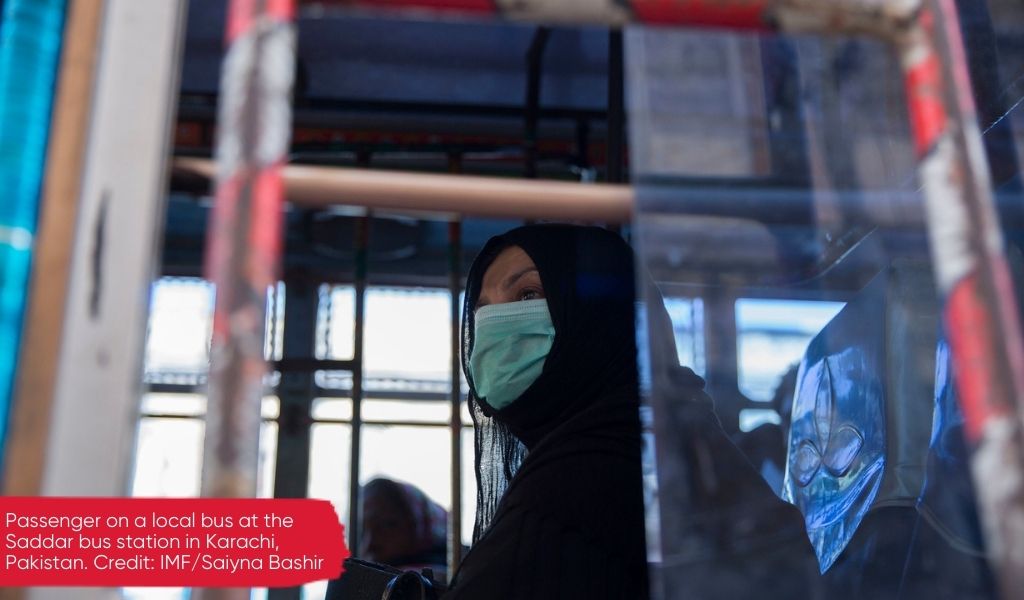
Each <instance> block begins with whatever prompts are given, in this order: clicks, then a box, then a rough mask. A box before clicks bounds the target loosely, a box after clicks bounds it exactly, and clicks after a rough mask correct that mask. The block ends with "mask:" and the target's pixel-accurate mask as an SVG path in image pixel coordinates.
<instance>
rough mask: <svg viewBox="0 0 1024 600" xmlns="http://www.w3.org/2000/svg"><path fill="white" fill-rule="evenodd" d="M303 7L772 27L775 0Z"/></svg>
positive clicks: (314, 0)
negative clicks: (770, 13) (769, 11)
mask: <svg viewBox="0 0 1024 600" xmlns="http://www.w3.org/2000/svg"><path fill="white" fill-rule="evenodd" d="M300 4H302V5H304V6H317V7H345V8H355V9H359V10H384V11H392V12H393V11H407V12H416V13H423V12H428V13H430V12H433V13H437V14H439V15H442V16H471V17H474V16H475V17H480V16H490V17H496V18H502V19H510V20H516V21H535V22H540V23H575V24H582V23H591V24H599V25H612V26H614V25H623V24H626V23H629V22H640V23H650V24H660V25H692V26H698V27H728V28H732V29H768V28H769V26H770V21H769V20H768V19H767V18H766V15H767V9H768V7H769V5H770V4H771V1H770V0H633V1H632V2H623V1H621V0H586V1H583V2H581V1H575V0H574V1H565V0H304V1H302V0H300Z"/></svg>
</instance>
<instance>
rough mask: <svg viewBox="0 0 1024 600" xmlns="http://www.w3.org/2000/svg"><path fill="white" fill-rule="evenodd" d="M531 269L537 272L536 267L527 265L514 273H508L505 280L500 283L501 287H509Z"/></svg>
mask: <svg viewBox="0 0 1024 600" xmlns="http://www.w3.org/2000/svg"><path fill="white" fill-rule="evenodd" d="M531 271H533V272H537V267H527V268H525V269H523V270H522V271H518V272H516V273H513V274H511V275H509V276H508V277H506V278H505V282H504V283H502V284H501V287H502V289H505V290H507V289H510V288H511V287H512V286H513V285H515V284H516V282H517V281H519V280H520V279H521V278H522V277H523V275H526V274H527V273H529V272H531Z"/></svg>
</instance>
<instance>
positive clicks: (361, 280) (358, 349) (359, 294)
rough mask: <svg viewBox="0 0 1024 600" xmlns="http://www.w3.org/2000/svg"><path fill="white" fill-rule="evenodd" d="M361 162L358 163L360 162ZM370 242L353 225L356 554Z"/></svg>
mask: <svg viewBox="0 0 1024 600" xmlns="http://www.w3.org/2000/svg"><path fill="white" fill-rule="evenodd" d="M361 162H362V161H361ZM369 241H370V216H369V215H367V216H365V217H359V220H358V221H357V222H356V239H355V251H356V265H355V267H356V273H355V292H356V306H355V311H356V314H355V343H354V344H353V351H352V363H353V365H352V452H351V464H350V466H349V473H350V474H351V475H350V478H349V496H348V547H349V548H350V549H351V550H352V552H359V527H360V521H359V519H360V508H361V507H360V506H359V461H360V458H359V457H360V449H361V439H362V426H363V416H362V415H363V412H362V409H363V329H364V321H365V320H366V271H367V258H368V254H369V252H368V250H367V248H368V246H369Z"/></svg>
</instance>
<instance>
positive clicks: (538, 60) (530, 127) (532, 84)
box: [523, 27, 551, 179]
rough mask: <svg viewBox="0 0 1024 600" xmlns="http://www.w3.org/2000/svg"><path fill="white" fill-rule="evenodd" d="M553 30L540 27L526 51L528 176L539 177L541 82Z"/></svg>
mask: <svg viewBox="0 0 1024 600" xmlns="http://www.w3.org/2000/svg"><path fill="white" fill-rule="evenodd" d="M550 35H551V30H550V29H548V28H547V27H538V28H537V31H536V32H534V34H533V40H532V41H531V42H530V49H529V50H527V52H526V71H527V74H526V78H527V79H526V129H525V132H524V135H523V151H524V158H525V159H526V165H525V168H526V171H525V172H526V178H527V179H536V178H537V158H538V156H537V154H538V152H537V122H538V118H537V115H538V112H539V111H540V84H541V76H542V75H543V71H544V69H543V66H544V65H543V61H544V48H546V47H547V45H548V37H550Z"/></svg>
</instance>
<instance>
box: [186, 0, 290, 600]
mask: <svg viewBox="0 0 1024 600" xmlns="http://www.w3.org/2000/svg"><path fill="white" fill-rule="evenodd" d="M293 18H294V6H293V2H292V0H258V1H255V2H253V1H251V0H249V1H247V0H233V1H232V2H231V5H230V10H229V13H228V24H227V34H226V37H227V42H228V51H227V55H226V56H225V58H224V71H223V76H222V80H221V104H220V114H219V115H218V126H219V132H218V140H217V169H218V173H217V197H216V205H215V207H214V211H213V215H212V218H211V223H210V227H209V230H208V231H209V238H208V244H207V248H208V254H207V257H206V269H207V276H208V277H209V279H210V280H212V281H213V282H214V283H215V284H216V286H217V299H216V304H215V307H214V321H213V342H212V346H211V352H210V358H211V360H210V380H209V381H210V383H209V393H208V398H209V400H208V405H207V416H206V423H207V424H206V452H205V458H204V463H203V495H204V496H215V497H251V496H253V495H255V492H256V469H257V462H258V449H259V430H260V401H261V399H262V396H263V376H264V373H265V372H266V364H265V361H264V357H263V337H264V334H265V331H264V328H265V318H266V294H267V289H268V288H269V287H270V286H271V285H273V284H274V282H275V281H276V280H277V270H278V263H279V261H280V254H281V213H282V198H283V193H282V191H283V190H282V184H281V177H280V169H281V166H282V164H283V162H284V160H285V155H286V153H287V151H288V140H289V136H290V134H291V84H292V77H293V74H294V68H295V30H294V28H293V24H292V19H293ZM233 595H237V596H238V597H243V596H245V597H248V592H247V591H246V592H244V593H242V592H239V593H237V594H233ZM210 597H222V596H220V595H217V594H212V593H211V594H210ZM223 597H227V596H223Z"/></svg>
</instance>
